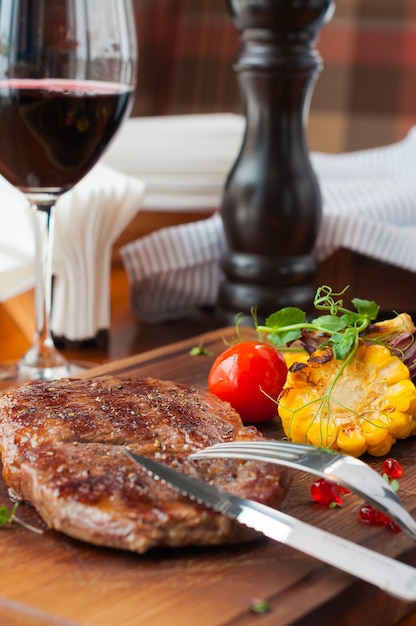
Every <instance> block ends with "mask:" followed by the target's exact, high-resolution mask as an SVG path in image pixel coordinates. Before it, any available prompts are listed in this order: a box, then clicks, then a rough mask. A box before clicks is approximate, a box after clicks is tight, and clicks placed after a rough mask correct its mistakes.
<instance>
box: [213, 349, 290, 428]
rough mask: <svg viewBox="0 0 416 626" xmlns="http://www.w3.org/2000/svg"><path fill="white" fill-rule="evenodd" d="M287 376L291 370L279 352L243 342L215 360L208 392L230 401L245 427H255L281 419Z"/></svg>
mask: <svg viewBox="0 0 416 626" xmlns="http://www.w3.org/2000/svg"><path fill="white" fill-rule="evenodd" d="M286 376H287V366H286V363H285V360H284V358H283V356H282V355H281V353H280V352H279V351H278V350H277V348H275V347H274V346H272V345H270V344H266V343H262V342H258V341H242V342H240V343H236V344H234V345H233V346H230V347H229V348H227V350H225V351H224V352H222V353H221V354H220V355H219V356H218V357H217V358H216V359H215V361H214V363H213V365H212V367H211V370H210V372H209V375H208V388H209V390H210V391H211V392H212V393H214V394H215V395H216V396H218V397H219V398H221V400H226V401H228V402H229V403H230V404H231V406H232V407H233V408H234V409H236V411H238V413H239V414H240V416H241V419H242V420H243V422H244V423H250V424H253V423H257V422H266V421H268V420H271V419H273V418H274V417H275V416H276V415H277V399H278V397H279V395H280V392H281V390H282V388H283V385H284V383H285V380H286ZM266 394H267V395H266ZM267 396H270V397H267ZM270 398H273V400H271V399H270Z"/></svg>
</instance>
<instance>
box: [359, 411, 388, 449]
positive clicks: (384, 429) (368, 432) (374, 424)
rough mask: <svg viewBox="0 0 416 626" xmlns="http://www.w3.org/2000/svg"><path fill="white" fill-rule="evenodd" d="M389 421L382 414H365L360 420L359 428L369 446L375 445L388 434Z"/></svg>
mask: <svg viewBox="0 0 416 626" xmlns="http://www.w3.org/2000/svg"><path fill="white" fill-rule="evenodd" d="M389 426H390V421H389V420H388V419H387V418H386V416H384V415H380V416H376V415H366V416H365V419H363V420H362V423H361V428H362V430H363V432H364V434H365V437H366V439H367V444H368V445H369V446H377V445H379V444H381V442H382V441H384V440H385V438H386V437H387V435H388V434H389Z"/></svg>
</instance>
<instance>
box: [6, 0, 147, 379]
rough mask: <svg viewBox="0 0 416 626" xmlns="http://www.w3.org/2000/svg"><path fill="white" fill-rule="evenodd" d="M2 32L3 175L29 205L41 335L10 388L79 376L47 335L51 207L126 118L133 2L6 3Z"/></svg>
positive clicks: (131, 87)
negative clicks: (29, 382)
mask: <svg viewBox="0 0 416 626" xmlns="http://www.w3.org/2000/svg"><path fill="white" fill-rule="evenodd" d="M0 24H1V25H2V41H1V46H0V174H1V175H3V176H4V177H5V178H6V179H7V180H8V181H9V182H10V183H11V184H12V185H14V186H15V187H16V188H17V189H19V190H20V191H21V192H22V193H23V194H25V196H26V198H27V200H28V202H29V204H30V205H31V207H32V209H33V211H32V215H33V218H34V234H35V244H36V245H35V249H36V254H35V318H36V332H35V337H34V340H33V344H32V346H31V347H30V348H29V350H28V351H27V352H26V354H24V355H23V357H22V358H21V359H20V360H19V361H18V363H17V364H13V366H12V367H3V368H0V380H2V381H3V383H2V386H3V387H4V381H7V383H8V382H9V381H10V382H14V381H16V380H17V381H20V380H28V379H29V380H33V379H53V378H59V377H62V376H67V375H70V374H72V373H73V371H74V369H73V368H72V364H70V363H68V361H67V360H66V359H65V358H64V356H63V355H62V354H61V353H60V352H59V351H58V350H57V348H56V347H55V345H54V342H53V339H52V335H51V332H50V319H51V307H52V245H53V228H54V214H55V204H56V201H57V199H58V198H59V196H60V195H61V194H63V193H65V192H67V191H69V190H70V189H71V188H72V187H73V186H74V185H75V184H76V183H77V182H78V181H79V180H81V179H82V178H83V176H85V174H87V172H88V171H89V170H90V169H91V168H92V167H93V166H94V165H95V164H96V163H97V161H98V160H99V158H100V157H101V155H102V154H103V152H104V151H105V149H106V147H107V146H108V144H109V142H110V141H111V139H112V137H113V136H114V134H115V132H116V131H117V129H118V128H119V126H120V124H121V123H122V121H123V119H125V118H126V117H127V115H128V113H129V111H130V109H131V104H132V94H133V93H134V91H135V82H136V66H137V44H136V31H135V19H134V12H133V7H132V4H131V0H99V1H98V0H82V2H80V0H30V1H25V2H21V1H20V0H8V1H7V2H0ZM7 383H6V384H7Z"/></svg>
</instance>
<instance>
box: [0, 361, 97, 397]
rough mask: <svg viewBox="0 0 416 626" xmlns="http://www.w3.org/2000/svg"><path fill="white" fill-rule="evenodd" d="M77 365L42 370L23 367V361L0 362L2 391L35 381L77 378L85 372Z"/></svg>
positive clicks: (66, 364) (0, 387)
mask: <svg viewBox="0 0 416 626" xmlns="http://www.w3.org/2000/svg"><path fill="white" fill-rule="evenodd" d="M85 369H87V368H86V367H81V366H80V365H78V364H77V363H65V365H61V366H59V367H53V368H52V367H51V368H45V369H43V368H42V369H40V368H37V367H33V366H28V365H24V364H23V365H22V363H21V361H14V362H5V363H1V362H0V391H5V390H7V389H15V388H16V387H20V386H21V385H23V384H24V383H27V382H33V381H35V380H56V379H58V378H67V377H69V376H76V375H77V374H80V373H81V372H83V371H85Z"/></svg>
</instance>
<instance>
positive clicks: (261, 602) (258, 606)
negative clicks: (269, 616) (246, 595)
mask: <svg viewBox="0 0 416 626" xmlns="http://www.w3.org/2000/svg"><path fill="white" fill-rule="evenodd" d="M250 611H251V612H252V613H256V614H258V615H263V614H264V613H269V612H270V611H271V608H270V604H269V603H268V601H267V600H265V599H256V600H253V602H252V603H251V605H250Z"/></svg>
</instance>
